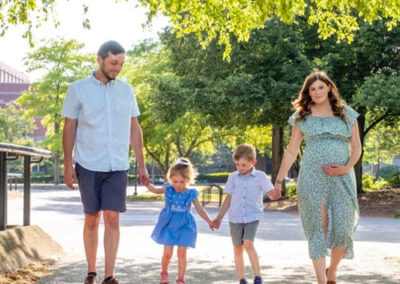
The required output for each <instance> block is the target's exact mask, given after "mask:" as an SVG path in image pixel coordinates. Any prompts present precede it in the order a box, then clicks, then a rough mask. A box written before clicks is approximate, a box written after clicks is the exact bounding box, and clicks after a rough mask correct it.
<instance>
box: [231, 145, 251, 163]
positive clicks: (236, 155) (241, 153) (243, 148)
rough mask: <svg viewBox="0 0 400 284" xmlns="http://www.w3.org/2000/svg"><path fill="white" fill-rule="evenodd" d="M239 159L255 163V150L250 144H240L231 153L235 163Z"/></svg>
mask: <svg viewBox="0 0 400 284" xmlns="http://www.w3.org/2000/svg"><path fill="white" fill-rule="evenodd" d="M240 158H245V159H247V160H249V161H255V160H256V148H255V147H254V146H253V145H250V144H242V145H239V146H237V147H236V149H235V150H234V151H233V159H234V160H235V161H237V160H239V159H240Z"/></svg>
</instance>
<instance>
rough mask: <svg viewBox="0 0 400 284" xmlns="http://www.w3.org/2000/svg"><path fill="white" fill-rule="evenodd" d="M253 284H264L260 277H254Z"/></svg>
mask: <svg viewBox="0 0 400 284" xmlns="http://www.w3.org/2000/svg"><path fill="white" fill-rule="evenodd" d="M253 283H254V284H264V281H263V280H262V278H261V276H256V277H254V282H253Z"/></svg>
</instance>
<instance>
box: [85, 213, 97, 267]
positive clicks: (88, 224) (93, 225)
mask: <svg viewBox="0 0 400 284" xmlns="http://www.w3.org/2000/svg"><path fill="white" fill-rule="evenodd" d="M100 218H101V212H98V213H96V214H85V224H84V227H83V244H84V246H85V253H86V261H87V264H88V272H96V255H97V245H98V239H99V238H98V236H99V223H100Z"/></svg>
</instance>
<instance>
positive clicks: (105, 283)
mask: <svg viewBox="0 0 400 284" xmlns="http://www.w3.org/2000/svg"><path fill="white" fill-rule="evenodd" d="M101 283H102V284H119V282H118V280H117V279H115V278H114V277H111V278H110V279H107V281H106V279H104V280H103V282H101Z"/></svg>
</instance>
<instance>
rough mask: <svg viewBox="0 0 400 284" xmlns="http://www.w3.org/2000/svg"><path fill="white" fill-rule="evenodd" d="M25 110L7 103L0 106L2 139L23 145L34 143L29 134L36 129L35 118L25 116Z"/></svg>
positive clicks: (4, 141) (0, 137) (0, 133)
mask: <svg viewBox="0 0 400 284" xmlns="http://www.w3.org/2000/svg"><path fill="white" fill-rule="evenodd" d="M23 113H24V110H23V109H21V108H17V107H15V105H13V104H7V105H6V106H5V107H3V108H0V141H2V142H3V143H12V144H18V145H23V146H30V145H29V144H32V143H31V141H30V139H29V138H28V136H30V135H31V134H32V133H33V131H34V129H35V124H34V123H35V121H34V118H29V117H24V116H23Z"/></svg>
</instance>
